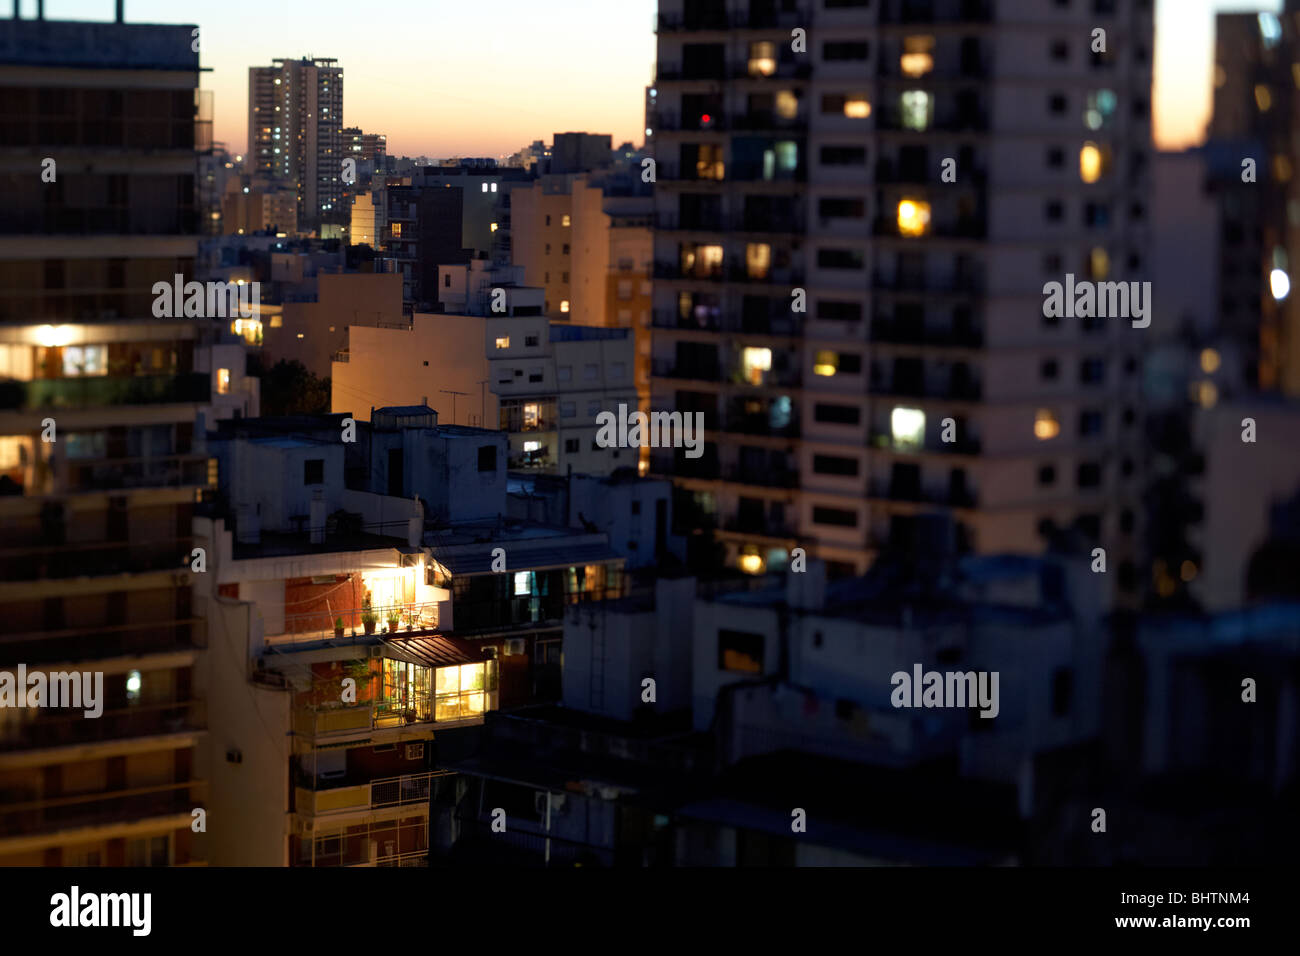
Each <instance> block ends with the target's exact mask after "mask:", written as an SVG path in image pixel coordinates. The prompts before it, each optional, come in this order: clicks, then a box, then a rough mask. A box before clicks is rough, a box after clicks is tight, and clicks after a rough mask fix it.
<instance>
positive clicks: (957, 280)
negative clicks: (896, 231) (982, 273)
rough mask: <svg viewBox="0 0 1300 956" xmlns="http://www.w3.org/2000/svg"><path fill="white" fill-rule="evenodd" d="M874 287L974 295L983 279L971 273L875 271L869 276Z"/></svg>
mask: <svg viewBox="0 0 1300 956" xmlns="http://www.w3.org/2000/svg"><path fill="white" fill-rule="evenodd" d="M871 284H872V287H873V288H874V289H878V290H883V291H886V292H936V293H946V294H957V295H975V294H978V293H980V292H982V291H983V289H984V283H983V281H982V280H981V279H980V278H979V277H977V276H973V275H957V274H949V275H946V276H918V275H908V274H906V273H895V274H894V275H887V274H885V273H883V272H876V273H874V274H873V275H872V277H871Z"/></svg>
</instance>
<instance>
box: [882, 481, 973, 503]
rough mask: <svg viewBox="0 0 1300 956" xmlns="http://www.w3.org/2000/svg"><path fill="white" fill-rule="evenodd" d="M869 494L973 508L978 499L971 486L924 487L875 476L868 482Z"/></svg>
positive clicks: (885, 497)
mask: <svg viewBox="0 0 1300 956" xmlns="http://www.w3.org/2000/svg"><path fill="white" fill-rule="evenodd" d="M867 496H868V497H869V498H881V499H884V500H887V501H907V502H916V503H924V504H935V505H946V506H948V507H951V508H973V507H975V505H976V503H977V501H978V498H977V496H976V494H975V492H974V491H972V490H971V489H969V488H923V487H920V486H918V485H913V484H910V483H908V484H905V483H901V482H896V481H889V480H883V479H875V478H873V479H871V481H869V482H868V483H867Z"/></svg>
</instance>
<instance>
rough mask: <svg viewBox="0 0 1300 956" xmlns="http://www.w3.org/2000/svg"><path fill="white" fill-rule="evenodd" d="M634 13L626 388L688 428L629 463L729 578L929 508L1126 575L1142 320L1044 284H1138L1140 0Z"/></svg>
mask: <svg viewBox="0 0 1300 956" xmlns="http://www.w3.org/2000/svg"><path fill="white" fill-rule="evenodd" d="M796 27H798V28H803V29H805V30H806V31H807V44H806V52H804V51H799V52H796V50H795V49H794V47H795V44H793V43H792V40H791V30H792V29H794V28H796ZM1097 28H1101V29H1104V30H1105V31H1106V48H1105V52H1097V53H1094V52H1093V51H1092V48H1091V40H1090V38H1091V36H1092V31H1093V30H1094V29H1097ZM658 33H659V36H658V51H659V56H658V74H657V77H656V82H655V88H654V89H653V91H652V92H653V93H654V97H653V102H654V103H655V104H656V105H655V106H654V118H653V120H652V121H650V123H649V124H648V125H650V126H651V127H652V130H653V136H652V137H651V139H650V142H652V143H653V150H654V153H655V159H656V169H657V184H656V190H655V202H656V231H655V288H654V301H655V310H654V319H653V321H654V345H653V363H654V364H653V376H654V377H653V388H652V401H651V404H652V406H653V407H655V408H674V409H679V410H682V411H695V410H698V411H702V412H704V414H705V416H706V423H707V424H708V427H709V428H710V430H711V432H712V434H711V436H710V441H709V443H708V448H707V451H706V454H705V455H704V457H703V458H701V459H698V460H695V461H691V460H687V459H685V458H682V457H677V458H673V457H671V456H667V455H663V456H658V457H655V458H653V459H652V462H653V466H652V470H653V471H656V472H658V473H662V474H667V475H672V476H673V477H674V478H675V479H676V481H677V482H678V485H679V487H680V489H681V494H682V496H683V498H684V500H683V501H682V502H681V503H680V504H681V506H680V507H678V508H677V509H676V512H677V513H678V514H679V515H686V514H690V513H693V512H694V511H698V512H702V513H703V514H704V515H705V516H708V517H709V518H710V519H711V521H712V523H713V524H714V525H715V526H716V529H717V530H716V535H717V537H718V538H719V539H720V540H721V541H723V542H724V544H725V547H726V552H727V560H728V563H729V564H732V565H740V566H744V567H747V568H749V569H751V570H755V571H757V570H762V569H763V568H765V567H767V566H769V565H771V566H774V567H775V566H780V565H781V564H783V563H784V562H785V560H786V559H787V555H788V554H789V551H790V549H791V548H793V547H795V546H799V547H804V548H806V549H809V551H810V553H814V554H816V555H818V556H820V557H822V558H824V559H825V560H826V561H827V562H828V563H829V565H830V566H831V569H832V572H833V573H836V574H838V573H845V572H850V571H860V570H862V569H863V568H865V567H867V566H868V565H869V564H870V563H871V561H872V560H873V558H874V555H876V554H877V553H878V551H879V549H880V548H881V547H882V546H883V545H884V544H885V543H886V542H888V541H890V540H894V541H905V540H907V539H908V538H909V537H910V536H912V535H914V533H915V530H914V529H915V527H916V518H917V517H918V515H920V514H921V513H924V512H927V511H934V510H942V511H947V512H950V513H951V514H953V515H955V516H956V518H957V520H958V527H959V534H960V542H961V545H962V547H963V548H965V549H968V550H971V551H975V552H979V553H992V552H1003V551H1019V552H1037V551H1040V550H1042V549H1043V548H1044V547H1045V546H1046V543H1047V541H1048V539H1049V538H1050V537H1051V536H1052V535H1054V534H1055V533H1058V532H1060V531H1063V530H1067V529H1072V530H1077V531H1078V532H1081V533H1082V534H1083V535H1084V536H1085V537H1086V538H1089V539H1091V540H1092V541H1094V542H1096V543H1097V544H1098V545H1101V546H1104V547H1106V548H1107V550H1108V554H1109V555H1110V558H1111V561H1112V562H1113V566H1114V567H1115V568H1116V569H1117V571H1118V573H1119V574H1120V575H1122V577H1123V580H1124V582H1125V585H1126V587H1128V588H1132V587H1134V586H1135V581H1136V571H1135V568H1134V566H1133V563H1132V561H1133V557H1132V551H1133V547H1134V545H1133V544H1132V541H1133V538H1134V534H1135V531H1136V528H1135V524H1136V520H1137V519H1136V512H1137V500H1136V496H1137V493H1138V485H1137V483H1136V482H1137V480H1138V477H1139V472H1140V462H1141V455H1140V454H1139V445H1140V442H1139V424H1140V422H1139V417H1138V409H1137V386H1138V382H1139V380H1140V371H1141V367H1142V362H1141V357H1142V349H1143V343H1144V339H1143V335H1144V333H1143V331H1142V330H1140V329H1134V328H1132V327H1131V326H1130V323H1129V322H1128V321H1126V320H1124V319H1116V318H1109V319H1098V318H1073V319H1054V318H1050V317H1046V316H1045V315H1044V308H1043V304H1044V303H1043V298H1044V296H1043V287H1044V284H1045V283H1046V282H1049V281H1057V282H1062V281H1064V280H1065V276H1066V275H1067V274H1073V275H1075V276H1077V277H1078V278H1080V279H1086V280H1090V281H1101V280H1113V281H1135V280H1141V279H1143V278H1145V277H1147V276H1149V269H1148V268H1147V263H1146V262H1145V260H1144V255H1145V252H1144V248H1145V229H1146V225H1145V220H1146V216H1147V210H1146V199H1145V198H1144V197H1145V196H1146V194H1147V192H1148V188H1147V185H1148V176H1149V169H1148V167H1149V152H1150V150H1149V146H1148V144H1149V140H1150V133H1149V123H1150V90H1151V55H1152V13H1151V4H1150V3H1149V2H1147V0H1117V2H1114V3H1111V2H1107V3H1104V4H1082V3H1076V4H1068V5H1063V4H1058V3H1053V2H1050V0H1022V2H1012V3H999V4H996V5H993V4H988V3H981V2H968V0H935V2H933V3H926V4H914V3H905V2H901V0H900V2H880V3H872V4H860V3H845V2H840V0H807V2H796V3H789V4H781V5H780V6H779V7H778V6H776V5H773V4H770V3H761V2H757V0H756V2H753V3H750V4H744V3H727V2H724V0H716V2H711V0H701V2H693V0H684V2H677V0H665V3H664V4H663V5H661V7H660V11H659V20H658ZM949 161H951V162H949ZM945 169H947V170H949V176H948V177H947V178H945V177H944V170H945ZM1154 321H1160V318H1159V312H1158V309H1157V311H1156V313H1155V319H1154Z"/></svg>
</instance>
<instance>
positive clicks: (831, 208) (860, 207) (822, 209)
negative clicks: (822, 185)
mask: <svg viewBox="0 0 1300 956" xmlns="http://www.w3.org/2000/svg"><path fill="white" fill-rule="evenodd" d="M865 214H866V203H865V202H863V200H861V199H819V200H818V201H817V215H819V216H821V217H822V218H823V219H861V218H862V217H863V216H864V215H865Z"/></svg>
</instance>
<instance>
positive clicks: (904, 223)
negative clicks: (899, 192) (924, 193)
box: [898, 199, 930, 236]
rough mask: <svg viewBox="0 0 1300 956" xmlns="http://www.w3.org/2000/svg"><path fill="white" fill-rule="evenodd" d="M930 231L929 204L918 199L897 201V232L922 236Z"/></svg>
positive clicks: (903, 234)
mask: <svg viewBox="0 0 1300 956" xmlns="http://www.w3.org/2000/svg"><path fill="white" fill-rule="evenodd" d="M929 231H930V204H929V203H928V202H922V201H921V200H919V199H902V200H900V201H899V203H898V233H899V235H902V236H924V235H925V234H926V233H927V232H929Z"/></svg>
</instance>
